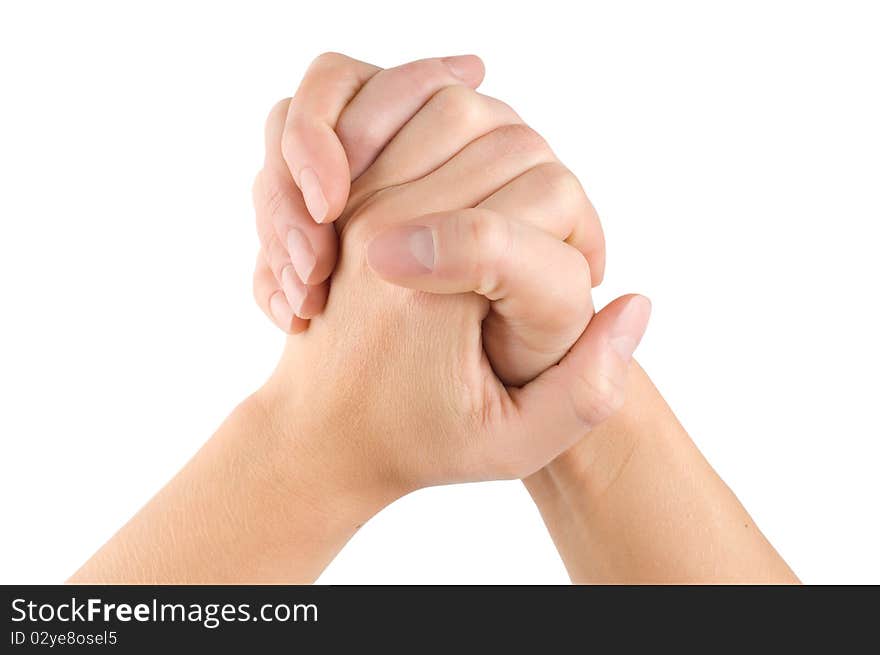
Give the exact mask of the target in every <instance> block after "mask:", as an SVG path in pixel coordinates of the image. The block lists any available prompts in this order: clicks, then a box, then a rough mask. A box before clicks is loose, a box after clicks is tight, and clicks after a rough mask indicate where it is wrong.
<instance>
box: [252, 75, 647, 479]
mask: <svg viewBox="0 0 880 655" xmlns="http://www.w3.org/2000/svg"><path fill="white" fill-rule="evenodd" d="M270 131H271V127H270ZM548 180H550V181H555V182H556V183H555V184H548V183H547V182H548ZM572 180H573V177H572V176H571V175H570V173H567V171H565V169H564V167H562V166H561V164H559V163H558V161H557V160H556V158H555V156H554V155H553V153H552V152H551V151H550V149H549V147H548V146H547V145H546V143H545V142H544V141H543V139H541V138H540V137H539V136H538V135H537V134H535V133H534V132H533V131H532V130H531V129H529V128H528V127H526V126H525V125H523V124H522V123H521V121H520V120H519V118H518V117H517V116H516V115H515V114H514V113H513V112H512V111H511V110H510V109H509V108H508V107H507V106H506V105H503V103H500V102H498V101H496V100H493V99H490V98H486V97H484V96H480V95H479V94H477V93H475V92H474V91H472V90H469V89H467V88H466V87H463V86H457V87H450V88H447V89H445V90H443V91H441V92H439V93H437V94H435V95H434V96H433V97H432V99H431V101H430V102H428V103H427V105H426V106H425V107H424V108H422V109H421V110H420V111H419V112H418V113H417V114H416V115H415V116H414V117H413V118H412V120H410V121H409V123H407V124H406V125H405V126H404V127H403V129H401V130H400V132H399V133H398V134H397V135H396V136H395V137H394V139H393V140H392V141H391V143H389V145H388V146H387V147H386V148H385V149H384V150H383V152H382V153H381V154H380V155H379V157H378V158H377V159H376V161H375V162H374V163H373V164H372V165H371V166H370V168H369V169H368V170H367V171H366V172H364V173H363V174H362V175H361V176H360V177H359V178H358V180H357V181H356V182H355V183H354V184H353V185H352V188H351V194H350V200H349V203H348V205H347V207H346V208H345V210H344V211H343V213H342V215H341V218H340V220H339V221H337V225H338V227H339V229H340V234H341V246H342V249H341V257H340V262H339V266H338V268H337V271H336V273H335V274H334V282H333V289H334V293H333V296H332V298H331V299H330V302H329V303H328V305H327V308H326V311H325V313H324V314H323V315H322V316H320V317H318V318H316V319H315V320H314V321H313V329H311V330H309V332H308V333H306V334H304V335H300V336H298V337H296V338H291V339H289V340H288V347H287V350H286V352H285V355H284V357H283V359H282V362H281V364H280V365H279V368H278V370H277V371H276V374H275V375H274V376H273V378H272V380H271V381H270V382H269V383H268V384H267V385H266V387H265V388H264V390H263V391H262V392H261V394H260V395H261V398H262V402H263V403H264V404H265V406H266V407H267V408H268V409H269V412H270V414H271V415H273V416H275V417H276V419H275V423H276V424H277V425H279V426H282V428H281V429H286V430H288V431H289V433H290V435H289V436H290V437H291V439H290V441H291V444H292V450H293V453H294V454H293V457H294V458H295V459H299V458H303V457H307V458H309V459H310V460H312V461H313V462H314V463H315V464H316V466H317V467H318V469H319V470H321V471H323V473H322V474H320V475H319V477H320V478H321V479H322V480H324V481H326V480H340V481H344V484H346V485H347V484H352V483H353V481H356V482H357V483H358V484H359V485H362V487H364V488H366V487H373V488H376V489H386V490H387V489H389V488H393V489H395V490H396V491H397V493H405V492H406V491H409V490H412V489H414V488H418V487H420V486H425V485H430V484H440V483H445V482H457V481H465V480H479V479H493V478H513V477H523V476H525V475H528V474H529V473H531V472H533V471H535V470H537V469H538V468H540V467H542V466H544V465H545V464H546V463H547V462H549V461H550V460H551V459H553V458H554V457H555V456H556V455H558V454H559V453H560V452H562V451H563V450H565V449H566V448H567V447H568V446H570V445H571V444H572V443H574V442H575V441H576V440H578V439H579V438H580V437H582V436H583V435H584V433H585V432H586V431H588V430H589V429H590V427H591V426H593V425H595V424H596V423H598V422H601V421H602V420H604V419H605V418H606V417H607V416H608V415H609V414H610V413H611V412H612V411H613V410H614V408H615V407H617V406H618V405H619V404H620V402H621V401H622V386H623V380H624V377H625V373H626V368H627V364H628V361H629V359H630V356H631V354H632V351H633V350H634V348H635V347H636V345H637V343H638V341H639V339H640V337H641V335H642V333H643V331H644V329H645V326H646V323H647V318H648V311H649V305H648V303H647V301H646V300H645V299H643V298H641V297H625V298H621V299H618V300H617V301H615V302H613V303H611V304H610V305H609V306H608V307H606V308H605V309H604V310H603V311H602V312H600V313H599V314H597V315H596V316H595V317H592V305H591V304H590V301H589V293H590V292H589V289H590V282H591V279H590V269H589V266H588V264H587V260H586V258H585V257H584V254H583V252H582V250H580V249H578V248H575V247H574V246H573V245H571V244H569V243H566V242H564V241H562V240H561V239H564V238H566V237H571V235H572V234H573V233H578V232H579V233H581V234H585V233H587V232H589V230H590V227H589V226H590V224H591V222H590V221H589V220H588V221H586V222H585V223H586V224H584V222H582V221H583V219H584V216H585V212H584V211H583V208H584V206H585V205H584V203H585V202H586V201H585V196H583V192H582V191H581V190H580V187H579V185H577V184H572V183H571V181H572ZM560 182H561V183H560ZM586 205H588V203H586ZM567 206H568V207H578V208H580V210H581V211H575V212H562V213H560V214H555V213H554V212H553V211H552V210H553V209H554V208H555V209H558V208H560V207H567ZM420 214H421V215H422V216H421V217H420V218H415V217H416V216H417V215H420ZM548 215H551V216H552V215H555V216H557V217H559V218H560V220H559V222H558V223H559V224H556V225H551V226H550V227H549V228H547V226H546V225H544V226H542V227H538V226H536V225H535V222H536V220H537V221H538V222H540V221H544V220H546V218H545V217H546V216H548ZM573 216H576V217H578V222H577V227H573V226H572V225H571V223H570V222H571V219H572V218H573ZM593 219H594V216H593ZM592 222H594V223H595V220H593V221H592ZM562 223H565V225H562ZM548 230H549V231H548ZM553 231H556V232H558V233H557V234H555V235H554V234H552V233H551V232H553ZM368 244H369V247H367V246H368ZM370 266H372V267H373V269H375V272H378V273H379V274H380V275H383V276H385V277H386V278H388V279H393V280H395V281H402V282H404V283H406V284H408V285H410V286H413V287H417V288H424V289H428V290H431V291H434V292H441V293H446V294H450V295H437V294H424V293H422V292H419V291H411V290H407V289H402V288H399V287H395V286H389V285H388V284H385V283H383V282H382V281H380V280H379V279H377V277H376V275H375V272H374V270H371V269H370ZM468 291H472V292H475V293H462V292H468ZM591 317H592V320H591ZM484 318H486V321H485V329H484V321H483V319H484ZM551 319H552V322H551V323H550V325H549V326H548V325H547V324H545V323H544V321H548V320H551ZM588 322H589V326H588V327H587V329H586V331H585V332H583V335H582V336H580V338H579V339H577V343H576V344H575V345H574V347H573V348H571V351H570V352H569V353H568V354H567V355H565V353H566V351H568V349H569V346H570V345H571V342H572V341H573V340H574V339H575V338H577V336H578V335H579V334H580V333H581V331H582V330H583V328H584V326H586V325H587V323H588ZM560 326H565V327H567V328H570V327H571V326H576V327H574V328H571V329H572V332H573V334H566V335H563V336H559V334H560ZM484 340H485V343H486V347H485V350H484V347H483V343H484ZM563 355H565V357H564V358H563V359H562V361H561V362H560V363H559V364H558V365H557V366H552V365H553V364H554V363H555V362H556V361H558V360H559V359H560V358H561V357H563ZM548 366H550V367H551V368H549V369H548V370H546V371H544V372H543V373H540V372H541V371H542V370H543V369H545V368H547V367H548ZM505 367H506V369H507V370H504V369H505ZM493 369H494V370H493ZM499 369H502V370H503V371H504V372H503V373H500V374H499V375H496V372H495V371H498V370H499ZM538 373H540V375H538V376H537V378H536V379H535V380H534V381H532V382H530V383H529V384H527V385H525V386H523V387H522V388H514V387H505V386H504V384H503V380H502V379H499V377H502V378H508V379H518V380H519V381H523V380H528V379H531V378H532V377H534V376H535V375H537V374H538ZM291 426H294V427H291ZM318 460H320V461H318ZM340 493H343V492H340Z"/></svg>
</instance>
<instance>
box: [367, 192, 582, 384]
mask: <svg viewBox="0 0 880 655" xmlns="http://www.w3.org/2000/svg"><path fill="white" fill-rule="evenodd" d="M367 261H368V263H369V265H370V267H371V268H372V269H373V270H374V271H375V272H376V273H377V274H378V275H379V276H380V277H382V278H383V279H385V280H387V281H388V282H391V283H393V284H397V285H399V286H405V287H408V288H410V289H418V290H420V291H428V292H431V293H464V292H469V291H472V292H475V293H478V294H480V295H482V296H485V297H486V298H488V299H489V300H491V301H492V305H491V310H490V313H489V315H488V316H487V317H486V320H485V321H484V324H483V328H484V334H485V337H486V338H485V339H484V347H485V348H486V354H487V355H488V357H489V361H490V362H491V363H492V365H493V368H494V369H495V372H496V374H497V375H498V377H499V378H500V379H501V380H502V381H503V382H504V383H505V384H509V385H521V384H524V383H525V382H527V381H529V380H531V379H532V378H533V377H534V376H535V375H537V374H538V373H540V372H541V371H543V370H544V369H545V368H547V366H550V365H552V364H555V363H556V362H557V361H559V359H560V358H561V357H562V356H563V355H564V354H565V352H566V351H567V350H568V348H569V346H570V345H571V344H572V343H573V342H574V341H575V339H577V337H578V335H580V334H581V332H582V331H583V329H584V328H585V327H586V325H587V323H588V322H589V320H590V317H591V316H592V315H593V306H592V303H591V300H590V269H589V266H588V265H587V262H586V260H585V259H584V257H583V255H581V253H580V252H578V251H577V250H576V249H575V248H573V247H572V246H570V245H568V244H566V243H564V242H562V241H560V240H558V239H557V238H555V237H553V236H552V235H550V234H548V233H547V232H544V231H543V230H541V229H539V228H536V227H534V226H531V225H528V224H527V223H521V222H519V221H514V220H510V219H509V218H507V217H505V216H502V215H500V214H497V213H495V212H492V211H489V210H486V209H467V210H462V211H457V212H444V213H439V214H433V215H430V216H423V217H421V218H418V219H416V220H415V221H413V222H411V223H408V224H405V225H401V226H396V227H393V228H390V229H388V230H386V231H384V232H382V233H380V234H379V235H378V236H376V237H375V238H374V239H373V240H372V241H371V242H370V244H369V246H368V247H367Z"/></svg>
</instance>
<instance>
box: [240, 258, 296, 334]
mask: <svg viewBox="0 0 880 655" xmlns="http://www.w3.org/2000/svg"><path fill="white" fill-rule="evenodd" d="M253 291H254V300H256V301H257V305H258V306H259V308H260V309H262V310H263V313H264V314H265V315H266V316H268V317H269V320H271V321H272V322H273V323H275V325H277V326H278V327H279V328H281V329H282V330H283V331H284V332H287V333H288V334H297V333H298V332H302V331H303V330H305V329H306V328H307V327H308V325H309V322H308V321H305V320H303V319H301V318H299V317H297V316H294V314H293V311H292V310H291V309H290V305H289V304H288V303H287V300H286V298H285V297H284V293H283V292H282V291H281V288H280V286H279V285H278V282H277V281H276V279H275V276H274V275H273V273H272V271H271V270H270V269H269V264H268V263H267V262H266V260H265V259H264V258H263V256H262V254H259V255H257V265H256V268H255V269H254V288H253Z"/></svg>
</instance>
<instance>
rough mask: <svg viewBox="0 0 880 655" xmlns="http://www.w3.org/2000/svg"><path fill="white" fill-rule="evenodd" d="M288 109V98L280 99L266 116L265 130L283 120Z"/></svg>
mask: <svg viewBox="0 0 880 655" xmlns="http://www.w3.org/2000/svg"><path fill="white" fill-rule="evenodd" d="M289 108H290V98H282V99H281V100H279V101H278V102H276V103H275V104H274V105H272V109H270V110H269V113H268V114H267V115H266V129H267V130H268V129H269V127H270V126H272V125H274V124H275V123H276V122H278V121H280V120H283V119H284V117H285V116H287V110H288V109H289Z"/></svg>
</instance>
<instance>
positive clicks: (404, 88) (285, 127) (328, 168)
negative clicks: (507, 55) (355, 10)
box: [253, 53, 483, 334]
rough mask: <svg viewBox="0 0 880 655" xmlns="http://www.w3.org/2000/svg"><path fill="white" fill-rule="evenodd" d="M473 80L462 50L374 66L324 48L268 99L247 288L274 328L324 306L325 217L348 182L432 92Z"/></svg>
mask: <svg viewBox="0 0 880 655" xmlns="http://www.w3.org/2000/svg"><path fill="white" fill-rule="evenodd" d="M482 78H483V65H482V63H481V62H480V60H479V59H478V58H477V57H472V56H462V57H448V58H445V59H439V58H438V59H425V60H421V61H415V62H411V63H409V64H405V65H403V66H398V67H397V68H391V69H389V70H382V69H380V68H378V67H376V66H372V65H370V64H366V63H364V62H360V61H357V60H355V59H351V58H349V57H346V56H344V55H340V54H336V53H327V54H324V55H321V56H320V57H318V58H317V59H315V61H314V62H313V63H312V65H311V66H310V67H309V70H308V71H307V72H306V75H305V77H304V79H303V81H302V83H301V84H300V87H299V90H298V91H297V93H296V95H295V96H294V98H293V99H290V98H286V99H284V100H282V101H281V102H279V103H278V104H277V105H275V107H274V108H273V109H272V111H271V112H270V114H269V119H268V121H267V130H266V160H265V165H264V168H263V170H262V171H261V172H260V174H259V175H258V176H257V179H256V180H255V182H254V193H253V195H254V205H255V208H256V213H257V232H258V234H259V237H260V244H261V248H260V253H259V255H258V257H257V266H256V270H255V272H254V295H255V298H256V300H257V304H258V305H259V306H260V307H261V308H262V310H263V311H264V312H265V313H266V315H267V316H268V317H269V318H270V319H272V320H273V321H274V322H275V323H276V324H277V325H278V326H279V327H280V328H281V329H282V330H284V331H285V332H288V333H291V334H294V333H297V332H301V331H302V330H304V329H305V328H306V327H307V326H308V320H306V319H308V318H310V317H311V316H314V315H315V314H317V313H318V312H320V311H321V309H322V308H323V306H324V302H325V301H326V297H327V289H328V283H327V278H328V277H329V275H330V273H331V272H332V271H333V267H334V266H335V265H336V247H337V246H336V231H335V230H334V229H333V226H332V225H328V224H327V223H329V222H331V221H333V220H335V219H336V218H337V217H338V216H339V214H340V212H341V211H342V209H343V207H344V206H345V204H346V202H347V201H348V191H349V183H350V180H353V179H356V178H357V177H358V176H359V175H360V174H361V173H362V172H363V171H364V170H366V168H367V167H368V166H369V164H370V163H371V162H372V161H373V160H374V159H375V157H376V155H378V154H379V152H380V151H381V150H382V148H383V147H384V146H385V145H386V144H387V142H388V141H389V140H390V139H391V137H392V136H394V134H395V133H396V132H397V131H398V130H399V129H400V127H401V126H402V125H403V124H404V123H406V122H407V121H408V120H409V119H410V118H411V117H412V116H413V115H414V114H415V113H416V111H418V109H419V108H420V107H421V106H422V105H424V104H425V102H426V101H427V100H428V99H429V98H430V97H431V96H432V95H433V94H434V93H435V92H436V91H438V90H439V89H441V88H443V87H444V86H448V85H452V84H465V85H468V86H471V87H476V86H477V85H478V84H479V83H480V81H481V80H482ZM313 219H314V220H313ZM316 221H317V222H316ZM321 223H323V224H321Z"/></svg>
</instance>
